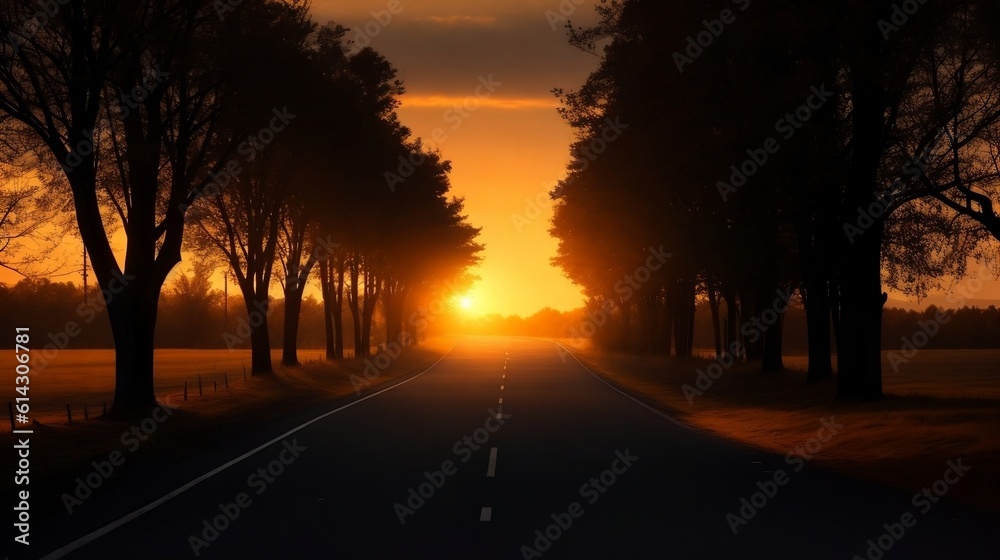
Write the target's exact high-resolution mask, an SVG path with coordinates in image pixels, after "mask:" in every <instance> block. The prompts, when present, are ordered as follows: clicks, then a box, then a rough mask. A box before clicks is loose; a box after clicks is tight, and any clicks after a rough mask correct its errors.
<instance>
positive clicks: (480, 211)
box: [0, 0, 1000, 315]
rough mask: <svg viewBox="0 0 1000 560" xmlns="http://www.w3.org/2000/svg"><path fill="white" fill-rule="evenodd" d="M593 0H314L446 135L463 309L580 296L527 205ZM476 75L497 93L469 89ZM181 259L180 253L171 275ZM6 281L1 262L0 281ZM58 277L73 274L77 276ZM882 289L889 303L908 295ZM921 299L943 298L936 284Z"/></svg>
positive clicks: (552, 148) (410, 107)
mask: <svg viewBox="0 0 1000 560" xmlns="http://www.w3.org/2000/svg"><path fill="white" fill-rule="evenodd" d="M595 1H596V0H516V1H505V0H477V1H476V2H475V3H472V2H460V1H458V0H420V1H419V2H418V1H416V0H398V1H397V0H353V1H338V0H313V11H314V13H315V15H316V18H317V20H319V21H320V22H327V21H330V20H333V21H336V22H337V23H340V24H341V25H344V26H345V27H348V28H350V29H351V32H350V33H349V36H350V37H356V36H357V34H358V32H359V30H364V29H367V30H368V32H366V33H365V37H362V40H364V41H370V43H371V46H372V47H374V48H375V49H377V50H378V51H379V52H381V53H382V54H384V55H385V56H386V57H387V58H388V59H389V60H390V61H391V62H392V63H393V65H394V66H396V68H397V69H398V70H399V76H400V78H402V79H403V80H404V82H405V85H406V88H407V90H408V93H407V95H405V96H404V97H403V107H402V108H401V109H400V111H399V115H400V118H401V120H402V121H403V123H404V124H405V125H407V126H409V127H410V128H411V129H412V130H413V132H414V135H415V136H420V137H423V138H424V139H425V142H427V141H428V139H430V138H434V137H436V138H439V139H440V138H444V140H443V141H442V142H440V143H439V144H438V145H436V146H435V147H436V148H438V149H440V150H441V152H442V154H443V156H444V158H445V159H448V160H451V161H452V164H453V173H452V175H451V183H452V188H453V192H454V194H456V195H458V196H462V197H465V199H466V212H467V214H468V216H469V221H470V222H471V223H472V224H474V225H475V226H477V227H482V228H483V232H482V236H481V238H480V242H481V243H484V244H485V245H486V250H485V252H484V255H483V256H484V262H483V264H482V265H481V266H480V267H479V269H478V270H476V271H475V272H476V273H477V274H478V275H479V276H480V277H481V278H482V279H481V280H480V281H479V282H478V284H477V285H476V286H475V287H474V288H473V290H472V292H471V297H472V299H473V301H474V304H473V307H472V309H470V312H473V313H502V314H513V313H517V314H522V315H528V314H531V313H534V312H535V311H537V310H539V309H541V308H542V307H546V306H548V307H553V308H556V309H561V310H568V309H573V308H576V307H579V306H580V305H582V302H583V297H582V295H581V293H580V290H579V289H578V288H576V287H575V286H574V285H573V284H571V283H570V282H569V281H568V280H567V279H566V278H565V277H564V276H563V274H562V272H561V271H560V270H559V269H557V268H554V267H553V266H552V265H551V264H549V259H550V258H551V257H552V256H553V255H554V254H555V250H556V241H555V240H554V239H553V238H551V237H550V236H549V234H548V228H549V218H550V217H551V211H550V209H549V208H548V207H542V208H538V207H530V208H529V202H528V201H529V200H539V201H541V202H543V203H546V202H547V197H546V196H545V194H546V193H547V192H548V191H549V190H550V189H551V188H552V186H553V185H554V184H555V182H556V181H557V180H558V179H559V178H560V177H561V176H562V175H563V173H564V170H565V166H566V163H567V162H568V161H569V144H570V142H571V140H572V131H571V129H570V128H569V127H568V126H567V125H566V124H565V122H563V120H562V119H561V118H560V117H559V115H558V114H557V113H556V111H555V108H556V107H557V102H556V100H555V98H554V97H553V96H552V94H551V90H552V88H555V87H562V88H566V89H573V88H576V87H579V85H581V84H582V83H583V81H584V80H585V79H586V77H587V75H588V74H589V73H590V72H591V71H592V70H593V69H595V68H596V66H597V64H598V59H597V58H596V57H594V56H591V55H588V54H585V53H581V52H579V51H577V50H576V49H574V48H573V47H570V46H569V45H568V44H567V41H566V35H565V30H564V29H562V28H561V27H560V26H559V25H558V24H559V22H555V23H556V24H557V25H556V26H555V28H554V26H553V24H552V23H551V22H550V18H551V17H552V16H553V14H557V13H559V11H560V9H563V10H566V9H568V8H569V7H573V6H574V5H575V4H576V3H577V2H580V6H579V7H577V8H576V9H575V11H574V12H573V13H570V14H569V17H570V18H571V19H572V20H573V22H574V23H575V24H585V23H588V22H589V21H592V20H593V17H594V11H593V4H594V3H595ZM560 6H563V8H560ZM390 7H392V8H393V9H394V10H395V11H396V12H397V13H396V14H391V13H390V12H388V10H389V8H390ZM373 11H374V12H376V15H373V14H372V12H373ZM547 12H548V13H547ZM389 16H391V18H390V17H389ZM377 19H381V20H382V21H384V22H387V23H386V24H385V25H382V24H379V23H377V22H376V20H377ZM368 35H371V36H370V37H369V36H368ZM484 81H485V82H487V83H492V84H493V87H494V88H495V91H493V92H492V93H490V94H489V95H488V96H486V97H482V98H479V99H476V98H475V93H476V91H477V88H479V91H480V92H485V91H486V90H485V88H483V87H480V85H481V84H482V83H483V82H484ZM456 107H458V109H456ZM439 129H440V130H439ZM536 212H537V213H536ZM119 237H120V235H119ZM66 245H67V246H68V247H69V248H70V249H69V251H68V252H67V257H66V259H67V260H68V261H69V262H70V264H68V265H67V266H66V270H70V269H73V268H76V269H77V270H79V268H78V267H79V264H78V256H77V255H78V254H79V249H77V248H78V247H79V241H78V240H77V241H74V242H67V244H66ZM119 245H123V243H119ZM189 268H190V263H189V262H185V263H182V264H181V265H180V266H179V267H177V269H175V271H174V275H177V274H179V273H180V271H182V270H188V269H189ZM219 277H220V278H221V271H220V273H219ZM16 280H17V277H16V276H14V275H12V274H9V273H5V272H3V271H0V281H2V282H15V281H16ZM60 280H72V281H74V282H77V281H79V275H78V274H74V275H69V276H65V277H62V278H60ZM276 295H277V294H276ZM891 297H892V299H893V301H890V303H889V305H890V306H891V305H898V304H899V303H898V301H897V300H899V301H901V300H906V299H907V298H905V296H903V295H902V294H893V295H892V296H891ZM974 297H975V300H976V301H971V300H970V302H969V303H970V304H972V303H983V302H984V301H985V302H986V303H989V302H990V301H986V300H993V301H995V302H1000V282H998V281H996V280H995V279H992V278H988V279H987V283H986V285H985V286H984V287H983V289H982V290H981V291H979V292H977V293H976V294H975V296H974ZM911 301H912V300H911ZM924 303H925V304H926V303H937V304H944V303H946V302H945V298H944V295H943V294H939V295H938V296H936V297H932V298H931V299H930V300H929V301H926V302H924Z"/></svg>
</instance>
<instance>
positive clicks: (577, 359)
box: [535, 339, 694, 430]
mask: <svg viewBox="0 0 1000 560" xmlns="http://www.w3.org/2000/svg"><path fill="white" fill-rule="evenodd" d="M535 340H544V339H535ZM545 342H550V343H552V344H555V345H556V346H558V347H560V348H562V349H563V351H564V352H566V353H567V354H569V355H570V356H571V357H572V358H573V359H574V360H576V363H578V364H580V367H582V368H583V370H584V371H586V372H587V373H589V374H590V375H593V376H594V377H595V378H597V380H598V381H600V382H601V383H604V384H605V385H607V386H608V387H611V388H612V389H614V391H615V392H616V393H618V394H620V395H624V396H626V397H628V398H629V400H631V401H632V402H634V403H636V404H638V405H640V406H642V407H643V408H646V409H648V410H650V411H652V412H654V413H655V414H656V415H657V416H660V417H661V418H663V419H665V420H667V421H669V422H673V423H674V424H677V425H678V426H680V427H682V428H686V429H688V430H694V428H692V427H691V426H688V425H687V424H685V423H684V422H681V421H680V420H675V419H674V418H671V417H670V415H668V414H664V413H663V412H661V411H659V410H657V409H655V408H653V407H651V406H649V405H648V404H646V403H644V402H642V401H640V400H639V399H637V398H635V397H633V396H632V395H630V394H628V393H626V392H624V391H622V390H621V389H619V388H618V387H615V386H614V385H612V384H610V383H608V382H607V381H605V380H604V378H602V377H601V376H600V375H597V374H596V373H594V372H592V371H590V368H588V367H587V366H585V365H583V362H581V361H580V359H579V358H577V357H576V356H574V355H573V353H572V352H570V351H569V349H567V348H566V347H565V346H563V345H562V344H559V343H558V342H555V341H552V340H546V341H545Z"/></svg>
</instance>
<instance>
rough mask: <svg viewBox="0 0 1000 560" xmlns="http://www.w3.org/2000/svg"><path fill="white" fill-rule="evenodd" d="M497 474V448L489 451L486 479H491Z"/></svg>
mask: <svg viewBox="0 0 1000 560" xmlns="http://www.w3.org/2000/svg"><path fill="white" fill-rule="evenodd" d="M496 473H497V448H496V447H494V448H493V449H490V464H489V466H488V467H486V478H493V477H494V476H495V475H496Z"/></svg>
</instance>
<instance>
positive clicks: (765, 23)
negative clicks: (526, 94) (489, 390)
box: [552, 0, 1000, 398]
mask: <svg viewBox="0 0 1000 560" xmlns="http://www.w3.org/2000/svg"><path fill="white" fill-rule="evenodd" d="M718 4H719V5H718V6H711V5H708V4H706V3H705V2H700V1H697V2H696V1H681V2H671V3H657V2H643V1H640V0H610V1H609V2H602V3H601V4H600V5H599V6H598V8H597V9H598V11H599V14H600V21H599V23H598V24H596V25H595V26H593V27H589V28H578V27H573V26H569V27H568V31H569V36H570V42H571V43H572V45H574V46H576V47H577V48H580V49H583V50H585V51H588V52H592V53H594V54H597V55H599V56H600V57H601V63H600V67H599V69H598V70H596V71H595V72H594V73H593V74H591V75H590V77H589V78H588V79H587V81H586V82H585V83H584V84H583V85H582V86H581V87H579V88H578V89H576V90H574V91H561V90H556V94H557V95H558V96H559V98H560V99H561V100H562V102H563V105H562V114H563V116H564V117H565V119H566V120H567V122H569V124H571V125H572V126H573V127H574V129H575V130H576V133H577V139H576V142H575V144H574V147H573V154H574V155H575V156H576V157H575V158H574V160H573V162H572V163H571V164H570V166H569V168H568V173H567V177H566V179H565V180H564V181H563V182H562V184H560V185H559V186H558V187H557V189H556V190H555V191H554V192H553V194H552V196H553V198H554V199H555V201H556V208H555V217H554V219H553V224H552V233H553V234H554V235H555V236H556V237H557V238H558V239H559V249H558V255H557V257H556V258H555V259H554V263H555V264H556V265H558V266H560V267H561V268H562V269H563V270H564V271H565V273H566V274H567V275H568V276H569V277H570V278H571V279H572V280H573V281H574V282H576V283H577V284H579V285H581V286H582V287H583V288H584V290H585V293H586V295H587V296H588V305H589V306H590V308H591V310H592V311H593V312H605V313H607V314H608V315H609V317H610V319H609V321H608V323H607V325H606V326H604V327H603V328H602V331H603V330H604V329H607V333H606V334H605V335H604V336H603V337H602V338H603V339H606V340H607V345H609V346H611V347H615V348H620V349H626V350H632V351H643V352H661V353H667V354H671V353H672V354H674V355H676V356H687V355H690V354H691V352H692V348H693V335H692V333H693V326H694V324H695V317H694V316H695V309H696V305H697V302H699V301H705V302H707V303H708V307H709V310H710V311H709V313H710V316H711V322H712V329H713V331H714V336H713V338H714V347H715V350H716V354H717V355H719V356H720V357H721V356H723V355H724V354H726V353H731V354H738V355H739V356H741V357H746V358H747V359H750V360H760V362H761V365H762V369H763V370H764V371H772V370H776V369H779V368H781V367H782V359H781V358H782V353H783V349H782V330H783V328H782V327H783V325H784V317H785V314H786V312H787V309H788V305H787V302H788V301H789V300H790V299H791V297H792V294H798V295H799V296H801V298H802V300H803V301H804V307H805V312H806V317H807V321H806V323H807V333H808V350H809V376H808V378H809V380H810V381H817V380H821V379H825V378H829V377H832V376H833V368H832V358H831V353H832V352H833V350H834V348H835V349H836V354H837V357H838V363H839V368H838V372H837V373H838V375H837V385H838V394H839V395H840V396H842V397H861V398H877V397H879V396H880V395H881V393H882V376H881V363H882V360H881V350H882V347H883V345H882V331H883V314H884V309H883V307H884V304H885V302H886V299H887V295H886V293H885V292H884V291H883V286H884V285H889V286H892V287H894V288H898V289H901V290H903V291H905V292H907V293H910V294H916V295H922V294H926V293H927V292H928V290H931V289H933V288H936V287H940V285H941V282H942V280H941V279H942V278H945V277H948V276H958V277H961V276H962V274H963V273H965V267H966V266H967V262H969V259H970V258H971V259H974V258H980V259H982V260H984V261H987V262H988V261H990V259H991V258H992V259H993V260H992V262H993V263H994V264H996V260H995V257H996V247H997V244H996V240H997V239H998V238H1000V215H998V213H997V207H996V204H997V203H998V201H1000V172H998V169H1000V165H998V164H1000V157H998V155H997V154H1000V144H998V143H997V141H998V139H1000V134H998V133H1000V95H998V92H1000V68H998V61H1000V7H998V5H997V4H996V3H995V2H988V1H979V0H940V1H934V2H927V3H917V2H908V3H902V4H900V3H897V2H893V1H891V0H876V1H872V2H807V1H805V0H802V1H792V2H787V1H781V2H779V1H771V0H762V1H759V2H753V3H748V2H734V3H727V2H719V3H718ZM901 6H905V9H904V8H903V7H901ZM720 9H721V10H722V11H721V12H720ZM609 122H617V123H620V124H619V125H618V126H619V128H624V132H623V133H622V134H621V135H620V137H619V138H617V139H616V140H614V141H609V140H608V138H609V137H610V135H608V134H607V131H608V130H609ZM590 156H595V157H590ZM661 247H663V248H664V249H663V250H665V251H666V252H667V253H669V255H670V256H669V258H668V259H666V260H665V261H664V263H663V266H657V265H656V264H655V263H649V262H648V258H649V256H650V254H651V252H653V251H658V250H661V249H660V248H661ZM650 264H652V265H653V266H649V265H650ZM831 341H835V345H834V344H833V343H832V342H831Z"/></svg>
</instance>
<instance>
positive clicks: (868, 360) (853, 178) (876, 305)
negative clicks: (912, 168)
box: [837, 74, 886, 399]
mask: <svg viewBox="0 0 1000 560" xmlns="http://www.w3.org/2000/svg"><path fill="white" fill-rule="evenodd" d="M853 93H854V95H855V107H854V115H853V128H852V137H853V143H854V146H853V149H852V155H851V160H850V169H849V171H848V179H847V189H846V193H845V199H844V206H843V213H842V215H841V220H842V222H843V223H844V224H849V225H860V229H861V231H860V232H856V231H853V230H851V231H848V230H846V229H845V231H844V235H841V240H840V250H839V256H840V267H839V269H838V270H839V272H840V278H839V284H840V290H841V300H840V305H841V313H840V321H841V327H842V328H841V331H840V338H839V339H838V341H837V361H838V367H837V373H838V376H837V396H838V397H841V398H862V399H874V398H880V397H881V396H882V306H883V305H884V304H885V298H886V295H885V294H884V293H883V292H882V260H881V256H882V240H883V236H884V221H883V219H882V218H880V217H874V216H872V215H871V214H870V213H869V210H868V209H869V208H870V207H871V206H872V204H873V203H875V202H876V196H875V193H876V190H877V186H878V184H879V183H878V176H879V174H878V170H879V167H880V165H881V163H882V156H883V152H884V140H883V133H882V126H883V112H884V107H885V104H884V102H883V100H882V99H883V97H884V94H883V92H882V90H881V89H880V86H879V85H878V79H877V78H873V77H871V76H869V75H865V74H862V75H859V76H857V77H856V78H855V89H854V91H853ZM859 95H860V97H859ZM880 215H881V214H880ZM865 216H867V217H868V219H865Z"/></svg>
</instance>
